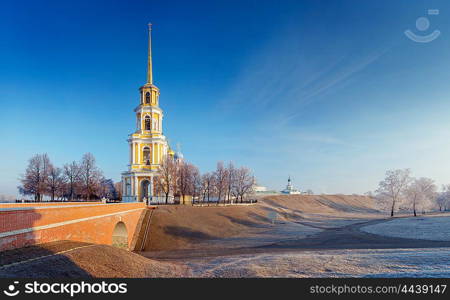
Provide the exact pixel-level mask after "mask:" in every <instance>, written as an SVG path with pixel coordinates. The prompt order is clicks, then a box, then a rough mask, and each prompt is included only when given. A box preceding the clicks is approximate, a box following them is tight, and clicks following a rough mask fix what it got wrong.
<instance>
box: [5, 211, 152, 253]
mask: <svg viewBox="0 0 450 300" xmlns="http://www.w3.org/2000/svg"><path fill="white" fill-rule="evenodd" d="M151 211H152V210H151V209H150V208H148V207H147V206H146V205H145V204H144V203H116V204H104V203H101V202H94V203H92V202H91V203H76V202H64V203H24V204H22V203H11V204H6V203H3V204H2V203H0V251H3V250H8V249H14V248H20V247H24V246H29V245H34V244H40V243H47V242H53V241H58V240H71V241H78V242H87V243H96V244H106V245H116V246H119V247H123V248H126V249H129V250H139V249H138V248H139V244H140V243H141V242H142V241H141V240H142V238H143V237H142V235H143V234H144V233H143V231H145V230H147V229H146V228H145V227H146V226H144V224H145V223H146V222H148V218H149V217H150V215H151Z"/></svg>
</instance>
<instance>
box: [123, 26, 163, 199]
mask: <svg viewBox="0 0 450 300" xmlns="http://www.w3.org/2000/svg"><path fill="white" fill-rule="evenodd" d="M152 63H153V62H152V24H148V57H147V82H146V83H145V84H144V85H143V86H141V87H140V88H139V98H140V99H139V103H138V106H137V107H136V108H135V109H134V113H135V115H136V130H135V132H134V133H132V134H130V135H129V137H128V140H127V141H128V145H129V150H130V155H129V164H128V171H126V172H123V173H122V191H123V192H122V201H125V202H132V201H147V202H148V203H150V201H151V200H152V198H153V197H154V196H155V195H154V184H153V182H154V177H155V176H156V175H157V173H158V170H159V166H160V164H161V162H162V160H163V157H164V156H165V155H167V153H168V151H169V146H168V143H167V140H166V137H165V136H164V135H163V133H162V132H163V130H162V128H163V127H162V120H163V111H162V109H161V108H160V107H159V94H160V93H159V89H158V87H156V85H154V84H153V64H152Z"/></svg>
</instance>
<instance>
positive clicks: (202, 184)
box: [155, 156, 256, 204]
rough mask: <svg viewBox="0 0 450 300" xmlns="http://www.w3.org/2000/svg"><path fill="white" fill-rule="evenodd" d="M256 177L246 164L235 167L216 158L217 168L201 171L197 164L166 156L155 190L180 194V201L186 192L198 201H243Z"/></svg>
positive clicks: (166, 193)
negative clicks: (217, 160) (210, 170)
mask: <svg viewBox="0 0 450 300" xmlns="http://www.w3.org/2000/svg"><path fill="white" fill-rule="evenodd" d="M255 182H256V181H255V177H254V176H253V175H252V173H251V171H250V170H249V169H248V168H245V167H240V168H236V167H235V166H234V165H233V163H231V162H230V163H228V165H227V166H225V165H224V164H223V162H218V163H217V167H216V170H215V171H213V172H208V173H205V174H203V175H202V174H200V171H199V170H198V168H197V167H196V166H194V165H192V164H191V163H189V162H185V161H183V160H173V159H172V158H171V157H170V156H167V157H166V158H165V159H164V161H163V162H162V164H161V166H160V173H159V176H158V177H157V178H156V181H155V183H156V192H157V193H160V194H163V195H164V196H165V201H166V203H167V202H168V199H169V196H170V195H178V196H180V199H181V201H182V202H183V204H184V203H185V198H186V196H187V195H191V196H192V198H193V199H194V200H195V201H199V202H208V203H209V202H215V203H220V202H226V203H233V202H243V201H244V200H245V199H246V198H247V196H248V195H249V194H251V193H252V191H253V187H254V185H255Z"/></svg>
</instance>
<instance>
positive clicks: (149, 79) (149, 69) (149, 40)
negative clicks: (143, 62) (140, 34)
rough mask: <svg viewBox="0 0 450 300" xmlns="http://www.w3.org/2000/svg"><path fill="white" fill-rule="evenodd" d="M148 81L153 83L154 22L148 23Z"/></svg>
mask: <svg viewBox="0 0 450 300" xmlns="http://www.w3.org/2000/svg"><path fill="white" fill-rule="evenodd" d="M147 83H148V84H153V69H152V23H148V63H147Z"/></svg>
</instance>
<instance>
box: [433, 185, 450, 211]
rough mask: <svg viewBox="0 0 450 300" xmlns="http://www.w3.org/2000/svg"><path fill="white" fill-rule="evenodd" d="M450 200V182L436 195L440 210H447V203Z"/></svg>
mask: <svg viewBox="0 0 450 300" xmlns="http://www.w3.org/2000/svg"><path fill="white" fill-rule="evenodd" d="M449 201H450V184H447V185H442V192H441V193H439V194H438V195H437V197H436V205H437V206H438V207H439V211H442V210H447V205H448V203H449Z"/></svg>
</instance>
